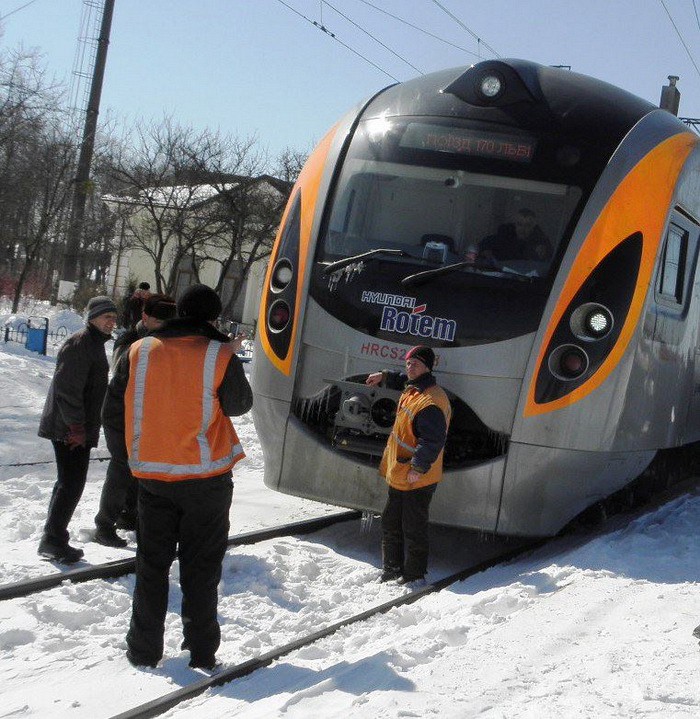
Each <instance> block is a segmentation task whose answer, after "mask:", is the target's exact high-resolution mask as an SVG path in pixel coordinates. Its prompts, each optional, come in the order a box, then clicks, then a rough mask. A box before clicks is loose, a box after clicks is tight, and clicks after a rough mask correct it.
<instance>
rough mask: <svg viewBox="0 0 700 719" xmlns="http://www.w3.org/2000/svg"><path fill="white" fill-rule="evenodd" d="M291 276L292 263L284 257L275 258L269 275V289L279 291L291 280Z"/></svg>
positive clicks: (292, 273)
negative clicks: (275, 260)
mask: <svg viewBox="0 0 700 719" xmlns="http://www.w3.org/2000/svg"><path fill="white" fill-rule="evenodd" d="M292 277H294V271H293V270H292V263H291V262H290V261H289V260H288V259H287V258H286V257H283V258H282V259H280V260H277V262H276V263H275V266H274V268H273V270H272V276H271V277H270V289H271V290H272V291H273V292H281V291H282V290H283V289H284V288H285V287H286V286H287V285H288V284H289V283H290V282H291V281H292Z"/></svg>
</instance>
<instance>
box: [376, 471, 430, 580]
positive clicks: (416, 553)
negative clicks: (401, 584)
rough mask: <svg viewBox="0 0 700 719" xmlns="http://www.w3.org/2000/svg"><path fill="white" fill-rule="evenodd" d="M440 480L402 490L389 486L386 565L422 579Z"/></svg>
mask: <svg viewBox="0 0 700 719" xmlns="http://www.w3.org/2000/svg"><path fill="white" fill-rule="evenodd" d="M436 487H437V484H431V485H429V486H427V487H421V488H420V489H411V490H408V491H407V492H401V491H399V490H398V489H394V488H393V487H389V497H388V499H387V502H386V507H384V511H383V512H382V558H383V564H384V569H391V570H395V571H399V572H401V573H402V574H403V576H404V577H405V578H406V579H408V580H412V579H419V578H420V577H423V576H425V573H426V572H427V570H428V512H429V508H430V500H431V499H432V498H433V494H435V488H436Z"/></svg>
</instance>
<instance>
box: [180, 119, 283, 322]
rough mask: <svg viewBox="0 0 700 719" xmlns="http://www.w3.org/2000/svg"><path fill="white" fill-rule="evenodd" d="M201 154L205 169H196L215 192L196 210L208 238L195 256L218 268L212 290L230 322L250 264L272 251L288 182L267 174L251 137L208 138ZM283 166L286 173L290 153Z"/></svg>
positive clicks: (263, 155) (262, 155) (264, 161)
mask: <svg viewBox="0 0 700 719" xmlns="http://www.w3.org/2000/svg"><path fill="white" fill-rule="evenodd" d="M206 156H207V159H208V166H206V167H205V166H204V165H201V166H200V170H201V172H202V173H203V174H206V175H207V176H208V177H209V178H210V183H209V184H210V186H211V188H212V189H213V190H214V193H215V194H214V195H213V196H212V197H211V198H210V199H209V200H208V201H207V202H206V203H205V206H203V207H202V209H201V212H202V216H203V217H205V218H206V219H207V222H206V226H207V229H208V234H209V237H208V239H207V241H206V242H205V243H204V244H203V245H202V247H201V248H200V252H201V253H202V259H203V260H206V261H208V262H210V263H213V264H215V265H218V267H219V272H218V278H219V279H218V282H217V285H216V287H215V289H216V291H217V292H218V293H219V295H220V296H221V297H222V299H223V303H224V306H223V310H222V314H223V316H224V317H229V318H231V317H232V313H233V307H234V305H235V304H236V301H237V299H238V297H239V295H240V292H241V290H242V289H243V287H244V286H245V283H246V280H247V279H248V277H249V275H250V270H251V268H252V266H253V265H254V264H255V263H256V262H258V261H260V260H263V259H265V258H266V257H268V256H269V255H270V252H271V251H272V244H273V242H274V238H275V231H276V228H277V225H278V224H279V221H280V217H281V215H282V210H283V209H284V205H285V203H286V201H287V198H288V196H289V191H290V189H291V186H292V184H291V183H290V182H288V181H285V180H280V179H278V178H275V177H273V176H272V175H270V174H268V169H269V161H268V158H267V154H266V153H265V152H264V151H262V150H261V149H260V148H259V145H258V140H257V138H255V137H249V138H247V139H245V140H241V139H239V138H235V137H231V136H221V135H219V134H218V133H215V134H210V135H209V146H208V152H207V155H206ZM193 161H196V158H193ZM288 167H289V168H290V175H291V173H293V171H294V170H293V167H294V155H293V153H292V152H291V151H289V153H288Z"/></svg>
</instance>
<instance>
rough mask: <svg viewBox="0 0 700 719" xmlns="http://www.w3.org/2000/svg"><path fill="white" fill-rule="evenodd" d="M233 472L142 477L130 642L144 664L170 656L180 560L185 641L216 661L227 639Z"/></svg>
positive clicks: (202, 659) (196, 656)
mask: <svg viewBox="0 0 700 719" xmlns="http://www.w3.org/2000/svg"><path fill="white" fill-rule="evenodd" d="M232 497H233V482H232V480H231V476H230V475H228V476H219V477H214V478H211V479H198V480H190V481H183V482H159V481H155V480H148V481H141V482H140V486H139V493H138V540H137V551H136V586H135V588H134V599H133V606H132V614H131V625H130V627H129V631H128V633H127V635H126V641H127V644H128V646H129V649H130V650H131V652H132V654H133V655H134V656H135V657H136V659H137V660H138V661H142V662H143V663H156V662H158V661H159V660H160V659H161V657H162V656H163V632H164V630H165V615H166V612H167V608H168V583H169V573H170V565H171V564H172V562H173V560H174V559H175V556H177V557H178V559H179V562H180V587H181V589H182V609H181V615H182V624H183V634H184V638H185V642H184V644H185V645H186V646H188V647H189V649H190V655H191V661H192V663H196V664H203V665H207V664H212V663H213V660H214V655H215V653H216V650H217V649H218V648H219V644H220V642H221V630H220V628H219V623H218V621H217V605H218V599H219V597H218V585H219V580H220V579H221V563H222V561H223V558H224V553H225V551H226V547H227V540H228V531H229V509H230V507H231V499H232Z"/></svg>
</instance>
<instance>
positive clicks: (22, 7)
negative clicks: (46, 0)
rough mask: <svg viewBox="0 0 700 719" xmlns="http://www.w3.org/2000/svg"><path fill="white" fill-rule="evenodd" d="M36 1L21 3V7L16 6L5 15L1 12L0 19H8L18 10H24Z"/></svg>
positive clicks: (30, 0)
mask: <svg viewBox="0 0 700 719" xmlns="http://www.w3.org/2000/svg"><path fill="white" fill-rule="evenodd" d="M35 2H36V0H29V2H26V3H24V5H20V6H19V7H16V8H15V9H14V10H10V12H7V13H5V14H4V15H2V14H0V20H6V19H7V18H8V17H10V15H14V14H15V13H16V12H19V11H20V10H24V8H26V7H29V6H30V5H33V4H34V3H35Z"/></svg>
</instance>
